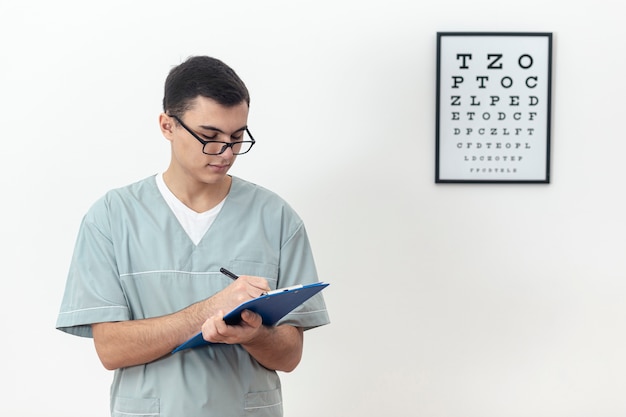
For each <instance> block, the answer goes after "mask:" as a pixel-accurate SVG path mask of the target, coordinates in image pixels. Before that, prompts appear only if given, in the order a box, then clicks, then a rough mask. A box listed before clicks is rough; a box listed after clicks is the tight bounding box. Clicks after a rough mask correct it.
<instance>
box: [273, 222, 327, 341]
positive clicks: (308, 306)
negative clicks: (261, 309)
mask: <svg viewBox="0 0 626 417" xmlns="http://www.w3.org/2000/svg"><path fill="white" fill-rule="evenodd" d="M315 282H318V278H317V270H316V268H315V262H314V259H313V253H312V251H311V245H310V243H309V238H308V236H307V233H306V229H305V227H304V224H300V226H299V227H298V229H297V230H296V232H295V233H294V234H293V235H292V236H291V237H290V238H289V239H288V240H287V242H286V243H285V244H284V246H283V247H282V249H281V254H280V278H279V286H280V287H288V286H292V285H296V284H312V283H315ZM328 323H330V320H329V317H328V312H327V310H326V304H325V302H324V297H323V295H322V293H318V294H316V295H314V296H313V297H311V298H310V299H309V300H307V301H306V302H305V303H303V304H302V305H301V306H299V307H298V308H296V309H295V310H293V311H292V312H291V313H289V314H288V315H286V316H285V317H284V318H283V319H282V320H281V321H280V322H279V323H278V324H279V325H280V324H289V325H292V326H296V327H301V328H304V329H305V330H308V329H311V328H313V327H318V326H322V325H325V324H328Z"/></svg>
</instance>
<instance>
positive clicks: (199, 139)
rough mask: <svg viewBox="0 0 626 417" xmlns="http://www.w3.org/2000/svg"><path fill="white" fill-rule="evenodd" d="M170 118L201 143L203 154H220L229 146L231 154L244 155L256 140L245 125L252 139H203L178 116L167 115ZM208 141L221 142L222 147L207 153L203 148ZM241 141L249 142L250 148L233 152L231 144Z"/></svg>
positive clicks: (240, 142)
mask: <svg viewBox="0 0 626 417" xmlns="http://www.w3.org/2000/svg"><path fill="white" fill-rule="evenodd" d="M169 116H170V117H171V118H173V119H175V120H176V121H177V122H178V123H180V125H181V126H182V127H183V129H185V130H186V131H187V132H189V134H190V135H191V136H193V137H194V138H195V139H196V140H197V141H198V142H200V143H201V144H202V153H203V154H205V155H221V154H223V153H224V152H226V149H228V148H230V150H231V151H232V152H233V155H244V154H246V153H248V152H250V150H251V149H252V147H253V146H254V144H255V143H256V140H254V137H253V136H252V133H250V131H249V130H248V128H247V127H246V130H245V131H246V133H247V134H248V136H249V137H250V139H252V140H238V141H236V142H223V141H221V140H204V139H202V138H201V137H200V136H198V134H197V133H196V132H194V131H193V130H191V129H190V128H189V127H187V125H186V124H185V123H183V121H182V120H180V117H178V116H176V115H173V114H172V115H169ZM209 143H221V144H222V149H221V150H220V151H219V152H218V153H208V152H205V151H204V149H205V148H206V145H208V144H209ZM243 143H249V144H250V148H248V150H247V151H245V152H239V153H237V152H235V150H234V148H233V146H235V145H239V144H243Z"/></svg>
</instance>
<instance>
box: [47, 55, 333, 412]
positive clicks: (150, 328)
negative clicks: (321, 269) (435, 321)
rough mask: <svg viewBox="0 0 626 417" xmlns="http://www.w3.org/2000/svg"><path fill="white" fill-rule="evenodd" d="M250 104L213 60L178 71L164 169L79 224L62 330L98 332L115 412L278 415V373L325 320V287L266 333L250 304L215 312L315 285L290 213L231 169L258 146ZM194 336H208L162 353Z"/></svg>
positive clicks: (304, 242)
mask: <svg viewBox="0 0 626 417" xmlns="http://www.w3.org/2000/svg"><path fill="white" fill-rule="evenodd" d="M249 104H250V98H249V95H248V90H247V88H246V86H245V85H244V83H243V82H242V81H241V79H240V78H239V77H238V76H237V75H236V74H235V72H234V71H233V70H232V69H231V68H229V67H228V66H227V65H225V64H224V63H223V62H221V61H219V60H217V59H214V58H210V57H205V56H198V57H191V58H189V59H188V60H187V61H185V62H184V63H182V64H180V65H179V66H177V67H175V68H173V69H172V70H171V72H170V73H169V75H168V77H167V80H166V83H165V95H164V98H163V110H164V112H163V113H162V114H161V115H160V117H159V126H160V128H161V131H162V133H163V136H164V137H165V138H166V139H167V140H168V141H169V142H170V146H171V161H170V164H169V167H168V168H167V170H166V171H165V172H163V173H162V174H158V175H156V176H152V177H149V178H146V179H144V180H141V181H139V182H137V183H134V184H131V185H129V186H126V187H123V188H120V189H116V190H112V191H110V192H108V193H107V194H106V195H105V196H104V197H103V198H101V199H100V200H99V201H97V202H96V203H95V204H94V205H93V206H92V208H91V209H90V210H89V211H88V213H87V214H86V216H85V218H84V219H83V222H82V223H81V227H80V231H79V235H78V239H77V242H76V248H75V251H74V256H73V258H72V262H71V266H70V271H69V275H68V279H67V284H66V290H65V295H64V298H63V302H62V305H61V311H60V313H59V316H58V321H57V328H58V329H60V330H63V331H65V332H68V333H70V334H74V335H78V336H83V337H93V339H94V344H95V347H96V351H97V353H98V356H99V358H100V360H101V361H102V363H103V365H104V366H105V368H107V369H112V370H115V374H114V379H113V384H112V389H111V415H113V416H129V415H133V416H157V415H159V416H163V417H195V416H219V417H227V416H241V415H244V414H245V415H250V416H255V415H259V416H260V415H262V416H281V415H282V395H281V390H280V381H279V378H278V375H277V373H276V371H285V372H289V371H292V370H293V369H294V368H295V367H296V366H297V365H298V363H299V361H300V359H301V355H302V346H303V331H304V330H307V329H310V328H313V327H317V326H321V325H324V324H327V323H328V322H329V320H328V315H327V312H326V308H325V305H324V300H323V298H322V296H321V294H318V295H316V296H314V297H313V298H311V299H310V300H308V301H307V302H305V303H304V304H303V305H302V306H300V307H299V308H298V309H296V310H294V312H293V313H291V314H288V315H287V316H285V318H284V319H283V320H281V322H279V323H278V325H277V326H274V327H268V326H264V325H262V323H261V318H260V316H258V315H257V314H255V313H253V312H250V311H245V312H244V313H243V314H242V322H241V324H239V325H234V326H230V325H226V323H225V322H224V321H223V320H222V318H223V316H224V314H225V313H226V312H228V311H230V310H231V309H233V308H234V307H236V306H237V305H239V304H240V303H241V302H243V301H246V300H249V299H252V298H254V297H257V296H259V295H261V294H262V293H263V292H266V291H269V290H272V289H276V288H282V287H286V286H291V285H294V284H305V283H313V282H316V281H317V273H316V270H315V265H314V262H313V257H312V254H311V248H310V246H309V241H308V238H307V235H306V231H305V228H304V225H303V223H302V221H301V219H300V218H299V217H298V216H297V214H296V213H295V212H294V211H293V210H292V209H291V208H290V207H289V205H288V204H287V203H285V202H284V201H283V200H282V199H280V198H279V197H278V196H277V195H275V194H274V193H272V192H270V191H268V190H266V189H264V188H262V187H259V186H257V185H255V184H252V183H249V182H246V181H244V180H242V179H240V178H237V177H233V176H230V175H228V171H229V169H230V168H231V167H232V165H233V163H234V162H235V159H236V158H237V155H240V154H244V153H246V152H248V151H249V150H250V149H251V148H252V146H253V145H254V143H255V141H254V139H253V137H252V135H251V134H250V132H249V130H248V127H247V119H248V110H249ZM222 267H225V268H227V269H228V270H230V271H232V272H234V273H235V274H237V275H238V276H239V278H238V279H236V280H233V279H232V278H229V277H227V276H225V275H224V274H222V273H220V268H222ZM199 331H202V333H203V337H204V338H205V339H206V340H207V341H209V342H212V344H209V345H207V346H203V347H199V348H195V349H188V350H184V351H180V352H177V353H175V354H172V353H171V352H172V350H173V349H175V348H176V347H177V346H178V345H180V344H181V343H183V342H184V341H185V340H187V339H188V338H189V337H191V336H193V335H194V334H196V333H198V332H199Z"/></svg>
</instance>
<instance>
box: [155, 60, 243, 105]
mask: <svg viewBox="0 0 626 417" xmlns="http://www.w3.org/2000/svg"><path fill="white" fill-rule="evenodd" d="M198 96H202V97H206V98H210V99H213V100H215V101H217V102H218V103H219V104H221V105H223V106H236V105H238V104H240V103H242V102H244V101H245V102H246V103H247V104H248V106H249V105H250V95H249V93H248V89H247V88H246V85H245V84H244V83H243V81H242V80H241V78H239V76H238V75H237V74H236V73H235V71H233V69H232V68H230V67H229V66H228V65H226V64H225V63H223V62H222V61H220V60H219V59H216V58H212V57H209V56H192V57H190V58H188V59H187V60H186V61H185V62H183V63H182V64H180V65H178V66H176V67H174V68H172V70H171V71H170V73H169V75H168V76H167V79H166V80H165V93H164V95H163V111H164V112H165V113H167V114H171V115H176V116H181V115H182V114H183V113H185V112H186V111H187V110H189V108H190V107H191V104H192V102H193V100H195V99H196V98H197V97H198Z"/></svg>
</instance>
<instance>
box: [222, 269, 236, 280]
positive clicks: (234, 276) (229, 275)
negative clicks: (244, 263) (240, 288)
mask: <svg viewBox="0 0 626 417" xmlns="http://www.w3.org/2000/svg"><path fill="white" fill-rule="evenodd" d="M220 272H221V273H222V274H224V275H226V276H227V277H228V278H231V279H237V278H239V277H238V276H237V275H235V274H233V273H232V272H230V271H229V270H228V269H226V268H220Z"/></svg>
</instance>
